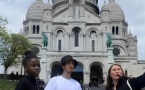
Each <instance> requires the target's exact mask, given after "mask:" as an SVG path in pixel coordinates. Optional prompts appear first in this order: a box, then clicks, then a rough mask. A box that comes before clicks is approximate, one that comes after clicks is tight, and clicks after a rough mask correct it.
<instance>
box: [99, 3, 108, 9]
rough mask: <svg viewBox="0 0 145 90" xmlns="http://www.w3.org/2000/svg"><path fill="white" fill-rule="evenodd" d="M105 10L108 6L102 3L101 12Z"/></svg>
mask: <svg viewBox="0 0 145 90" xmlns="http://www.w3.org/2000/svg"><path fill="white" fill-rule="evenodd" d="M106 10H109V8H108V5H106V2H104V4H103V6H102V8H101V11H106Z"/></svg>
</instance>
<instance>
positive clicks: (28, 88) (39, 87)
mask: <svg viewBox="0 0 145 90" xmlns="http://www.w3.org/2000/svg"><path fill="white" fill-rule="evenodd" d="M15 90H44V82H43V81H41V80H40V79H35V78H32V77H30V76H25V77H24V78H22V79H21V80H19V82H18V83H17V85H16V88H15Z"/></svg>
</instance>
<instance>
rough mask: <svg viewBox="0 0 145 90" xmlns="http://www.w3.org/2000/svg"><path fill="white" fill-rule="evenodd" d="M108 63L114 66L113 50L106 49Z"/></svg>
mask: <svg viewBox="0 0 145 90" xmlns="http://www.w3.org/2000/svg"><path fill="white" fill-rule="evenodd" d="M107 51H108V63H109V64H114V55H113V48H108V50H107Z"/></svg>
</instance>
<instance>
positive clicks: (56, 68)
mask: <svg viewBox="0 0 145 90" xmlns="http://www.w3.org/2000/svg"><path fill="white" fill-rule="evenodd" d="M62 71H63V70H62V68H61V64H60V62H54V63H53V65H52V67H51V78H52V77H54V76H58V75H61V74H62Z"/></svg>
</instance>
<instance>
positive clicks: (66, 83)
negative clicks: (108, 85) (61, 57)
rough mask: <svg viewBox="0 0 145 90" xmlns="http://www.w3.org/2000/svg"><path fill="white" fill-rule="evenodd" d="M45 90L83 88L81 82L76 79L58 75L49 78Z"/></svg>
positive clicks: (77, 89) (78, 89)
mask: <svg viewBox="0 0 145 90" xmlns="http://www.w3.org/2000/svg"><path fill="white" fill-rule="evenodd" d="M45 90H82V89H81V86H80V84H79V83H78V82H77V81H76V80H74V79H66V78H64V77H62V76H56V77H53V78H52V79H50V80H49V82H48V84H47V85H46V87H45Z"/></svg>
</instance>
